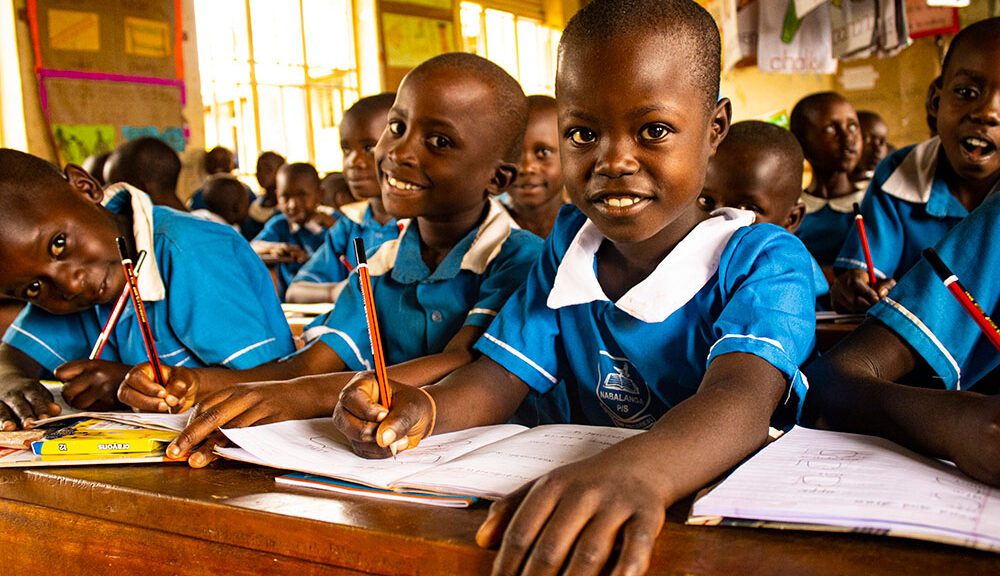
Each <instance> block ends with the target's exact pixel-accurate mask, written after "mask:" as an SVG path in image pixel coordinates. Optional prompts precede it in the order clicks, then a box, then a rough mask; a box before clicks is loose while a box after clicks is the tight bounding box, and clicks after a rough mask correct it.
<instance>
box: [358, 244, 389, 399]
mask: <svg viewBox="0 0 1000 576" xmlns="http://www.w3.org/2000/svg"><path fill="white" fill-rule="evenodd" d="M354 254H355V257H356V259H357V262H358V265H357V267H356V268H355V270H356V271H357V273H358V282H359V283H360V284H361V295H362V298H363V299H364V303H365V316H366V318H367V320H368V337H369V339H370V340H371V343H372V358H373V359H374V361H375V380H376V382H378V400H379V402H380V403H381V404H382V405H383V406H385V408H386V410H388V409H389V408H391V407H392V397H391V395H390V394H389V380H388V376H387V375H386V372H385V356H384V355H383V353H382V336H381V334H380V333H379V329H378V317H377V316H376V314H375V298H374V295H373V293H372V281H371V276H370V275H369V273H368V259H367V258H366V257H365V243H364V241H363V240H362V239H361V238H355V239H354Z"/></svg>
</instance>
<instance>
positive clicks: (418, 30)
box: [382, 13, 455, 68]
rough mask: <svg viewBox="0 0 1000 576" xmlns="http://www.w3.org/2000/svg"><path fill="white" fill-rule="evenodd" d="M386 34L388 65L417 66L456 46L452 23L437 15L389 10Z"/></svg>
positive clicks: (383, 21) (383, 28)
mask: <svg viewBox="0 0 1000 576" xmlns="http://www.w3.org/2000/svg"><path fill="white" fill-rule="evenodd" d="M382 37H383V38H384V39H385V60H386V64H387V65H389V66H391V67H394V68H413V67H414V66H416V65H418V64H420V63H421V62H423V61H425V60H427V59H429V58H433V57H434V56H437V55H438V54H443V53H445V52H451V51H453V50H454V49H455V38H454V32H453V30H452V23H451V22H449V21H447V20H439V19H437V18H424V17H421V16H410V15H407V14H393V13H385V14H383V15H382Z"/></svg>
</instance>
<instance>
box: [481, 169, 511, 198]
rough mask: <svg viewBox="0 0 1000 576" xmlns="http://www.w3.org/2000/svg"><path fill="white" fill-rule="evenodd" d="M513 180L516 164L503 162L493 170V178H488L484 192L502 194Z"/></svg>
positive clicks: (491, 194)
mask: <svg viewBox="0 0 1000 576" xmlns="http://www.w3.org/2000/svg"><path fill="white" fill-rule="evenodd" d="M515 180H517V164H514V163H511V162H504V163H502V164H500V165H499V166H497V169H496V171H494V172H493V178H491V179H490V183H489V185H488V186H487V187H486V192H487V193H489V194H490V196H497V195H499V194H502V193H503V192H504V191H506V190H507V188H510V186H511V184H513V183H514V181H515Z"/></svg>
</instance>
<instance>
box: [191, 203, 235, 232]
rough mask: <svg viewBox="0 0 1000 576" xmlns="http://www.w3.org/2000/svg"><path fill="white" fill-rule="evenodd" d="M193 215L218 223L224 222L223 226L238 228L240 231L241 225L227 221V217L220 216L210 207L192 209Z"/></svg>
mask: <svg viewBox="0 0 1000 576" xmlns="http://www.w3.org/2000/svg"><path fill="white" fill-rule="evenodd" d="M191 215H192V216H197V217H198V218H201V219H202V220H208V221H209V222H215V223H216V224H222V225H223V226H228V227H230V228H232V229H233V230H236V231H237V232H239V231H240V227H239V226H237V225H236V224H230V223H229V222H226V219H225V218H223V217H222V216H219V215H218V214H216V213H215V212H212V211H211V210H209V209H208V208H198V209H197V210H192V211H191Z"/></svg>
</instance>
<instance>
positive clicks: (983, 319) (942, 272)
mask: <svg viewBox="0 0 1000 576" xmlns="http://www.w3.org/2000/svg"><path fill="white" fill-rule="evenodd" d="M924 258H926V259H927V262H929V263H930V265H931V268H933V269H934V273H935V274H937V275H938V278H940V279H941V282H943V283H944V285H945V288H947V289H948V291H949V292H951V295H952V296H954V297H955V299H956V300H958V303H959V304H961V305H962V308H964V309H965V312H966V313H967V314H968V315H969V316H972V319H973V320H974V321H975V323H976V325H977V326H979V329H980V330H982V331H983V334H985V335H986V339H987V340H989V341H990V343H992V344H993V346H994V347H996V349H997V350H1000V328H997V325H996V324H995V323H994V322H993V320H992V319H991V318H990V317H989V316H988V315H987V314H986V312H984V311H983V308H982V307H981V306H980V305H979V304H978V303H977V302H976V301H975V299H973V298H972V294H970V293H969V291H968V290H966V289H965V287H964V286H962V283H961V282H959V281H958V276H955V273H954V272H952V271H951V270H950V269H949V268H948V266H947V265H946V264H945V263H944V261H943V260H941V257H940V256H938V253H937V251H936V250H934V249H933V248H927V249H926V250H924Z"/></svg>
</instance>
